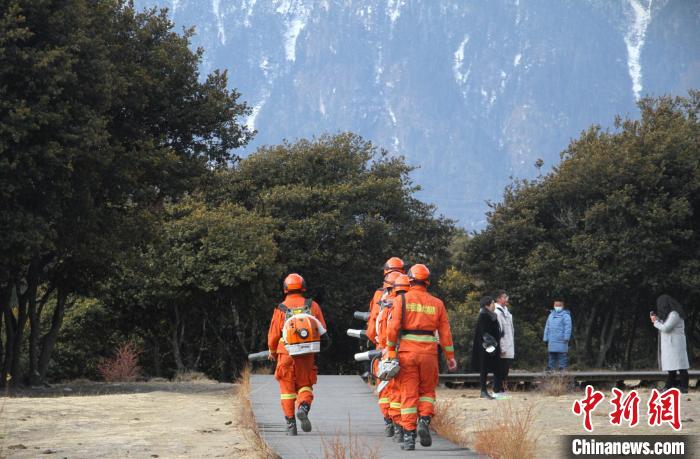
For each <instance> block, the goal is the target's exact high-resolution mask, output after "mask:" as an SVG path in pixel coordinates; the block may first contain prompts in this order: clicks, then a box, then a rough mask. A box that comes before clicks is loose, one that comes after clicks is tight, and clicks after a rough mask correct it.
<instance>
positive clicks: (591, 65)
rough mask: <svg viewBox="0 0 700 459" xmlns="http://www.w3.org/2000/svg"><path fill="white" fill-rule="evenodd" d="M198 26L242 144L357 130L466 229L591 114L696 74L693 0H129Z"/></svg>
mask: <svg viewBox="0 0 700 459" xmlns="http://www.w3.org/2000/svg"><path fill="white" fill-rule="evenodd" d="M137 5H138V6H141V7H143V6H152V5H158V6H160V7H167V8H169V9H170V11H171V14H172V16H173V18H174V20H175V22H176V23H177V24H178V25H180V26H183V27H185V26H195V27H196V29H197V36H196V38H195V40H194V42H195V44H196V45H198V46H202V47H204V48H205V50H206V52H205V62H204V64H203V69H202V70H203V71H205V72H206V71H210V70H212V69H214V68H226V69H229V72H230V81H231V84H232V85H233V86H235V87H236V88H238V89H239V90H240V91H241V92H242V94H243V98H244V99H245V100H247V101H248V103H249V104H250V105H251V106H252V107H253V114H252V115H251V116H250V118H249V119H248V124H249V125H251V126H253V127H254V128H255V129H257V130H258V131H259V133H258V135H257V138H256V139H255V141H254V142H253V143H252V144H251V145H250V146H249V148H248V151H252V149H254V148H255V147H256V146H258V145H261V144H272V143H278V142H280V141H281V140H282V139H285V138H286V139H290V140H293V139H295V138H298V137H308V136H312V135H314V134H320V133H323V132H338V131H346V130H350V131H354V132H357V133H359V134H361V135H363V136H365V137H366V138H369V139H371V140H373V141H375V142H376V143H377V144H379V145H381V146H383V147H385V148H387V149H388V150H390V151H392V152H395V153H398V154H403V155H405V156H406V157H407V158H408V159H409V161H410V162H411V163H412V164H415V165H417V166H420V168H419V169H418V170H417V171H416V172H415V174H414V177H415V180H416V182H417V183H419V184H420V185H422V186H423V191H422V192H421V197H422V198H423V199H426V200H428V201H431V202H434V203H436V204H437V205H438V209H439V211H440V212H442V213H444V214H445V215H447V216H449V217H452V218H456V219H458V220H459V221H460V223H461V224H462V225H464V226H466V227H467V228H479V227H480V226H482V225H483V223H484V211H485V210H486V205H485V203H484V201H485V200H487V199H491V200H494V199H498V198H499V197H500V195H501V193H502V189H503V186H504V185H505V184H506V183H508V181H509V177H510V176H514V177H533V176H534V175H536V173H537V170H536V168H535V167H534V162H535V161H536V159H538V158H542V159H544V161H545V169H548V168H549V167H551V166H553V165H556V164H557V162H558V158H559V152H560V151H561V150H563V149H564V148H565V147H566V145H567V143H568V141H569V140H570V139H571V138H572V137H575V136H577V135H578V133H579V132H580V131H581V130H583V129H585V128H587V127H588V126H589V125H590V124H593V123H601V124H603V125H610V124H612V120H613V118H614V116H615V115H616V114H630V115H632V116H634V115H635V114H636V108H635V105H634V104H635V101H636V99H637V98H638V97H641V96H644V95H646V94H653V95H659V94H663V93H672V94H684V93H686V92H687V90H688V89H690V88H698V87H700V46H699V45H700V32H699V31H700V2H685V1H673V2H672V1H659V0H656V1H653V2H652V0H628V1H619V2H609V1H607V0H589V1H578V0H569V1H558V2H552V1H545V0H539V1H538V0H527V1H526V0H522V1H519V0H515V1H506V0H500V1H491V2H479V1H470V2H465V1H461V0H430V1H429V0H424V1H409V0H387V1H379V0H365V1H355V0H345V1H340V0H338V1H330V0H326V1H312V0H277V1H269V0H268V1H264V0H257V1H256V0H248V1H245V0H241V1H228V2H227V1H225V0H211V1H207V2H204V1H197V0H140V1H138V2H137Z"/></svg>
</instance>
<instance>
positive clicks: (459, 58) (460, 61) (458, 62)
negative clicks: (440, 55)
mask: <svg viewBox="0 0 700 459" xmlns="http://www.w3.org/2000/svg"><path fill="white" fill-rule="evenodd" d="M468 43H469V34H465V35H464V39H462V41H461V42H460V44H459V46H458V47H457V50H456V51H455V52H454V57H453V60H452V62H453V63H452V74H453V75H454V78H455V81H456V82H457V84H458V85H459V86H463V85H464V84H465V83H466V82H467V80H468V79H469V73H471V63H470V64H469V67H468V68H467V70H466V71H463V70H462V69H463V67H464V47H465V46H467V44H468ZM463 95H464V91H463Z"/></svg>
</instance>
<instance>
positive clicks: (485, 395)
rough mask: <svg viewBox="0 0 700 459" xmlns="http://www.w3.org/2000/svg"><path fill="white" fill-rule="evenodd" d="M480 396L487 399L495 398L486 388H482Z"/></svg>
mask: <svg viewBox="0 0 700 459" xmlns="http://www.w3.org/2000/svg"><path fill="white" fill-rule="evenodd" d="M480 397H481V398H487V399H489V400H494V398H493V396H492V395H491V394H489V393H488V392H487V391H485V390H482V391H481V395H480Z"/></svg>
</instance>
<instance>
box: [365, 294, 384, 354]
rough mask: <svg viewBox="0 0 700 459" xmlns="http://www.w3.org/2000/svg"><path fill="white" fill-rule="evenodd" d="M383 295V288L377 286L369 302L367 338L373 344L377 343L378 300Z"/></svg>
mask: <svg viewBox="0 0 700 459" xmlns="http://www.w3.org/2000/svg"><path fill="white" fill-rule="evenodd" d="M382 295H384V289H383V288H378V289H377V290H376V291H375V292H374V295H372V300H371V301H370V302H369V319H367V329H366V330H365V333H367V339H368V340H370V341H371V342H372V344H373V345H374V346H376V345H377V327H376V322H377V315H378V314H379V300H381V299H382Z"/></svg>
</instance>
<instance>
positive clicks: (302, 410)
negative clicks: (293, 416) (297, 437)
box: [297, 403, 311, 432]
mask: <svg viewBox="0 0 700 459" xmlns="http://www.w3.org/2000/svg"><path fill="white" fill-rule="evenodd" d="M309 410H311V407H310V406H309V404H308V403H302V404H300V405H299V408H297V419H299V421H301V430H303V431H304V432H311V421H309Z"/></svg>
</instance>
